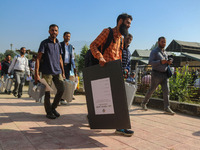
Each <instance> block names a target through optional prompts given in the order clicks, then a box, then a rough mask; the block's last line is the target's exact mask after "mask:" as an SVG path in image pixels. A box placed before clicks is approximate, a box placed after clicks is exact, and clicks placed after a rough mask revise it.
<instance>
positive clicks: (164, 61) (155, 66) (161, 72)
mask: <svg viewBox="0 0 200 150" xmlns="http://www.w3.org/2000/svg"><path fill="white" fill-rule="evenodd" d="M165 46H166V39H165V37H159V38H158V47H157V48H155V49H154V50H152V51H151V54H150V57H149V64H150V65H152V74H151V86H150V89H149V90H148V92H147V93H146V95H145V99H144V101H143V102H142V104H141V106H142V109H144V110H147V106H146V105H147V103H148V102H149V98H150V97H151V95H152V94H153V92H154V91H155V89H156V88H157V87H158V85H159V84H160V85H161V87H162V92H163V99H164V111H165V113H167V114H170V115H174V114H175V113H174V112H173V111H172V110H171V109H170V107H169V79H168V77H167V69H168V65H171V64H172V61H173V60H172V59H170V60H168V56H167V54H166V52H165V50H164V48H165Z"/></svg>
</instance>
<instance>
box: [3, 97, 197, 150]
mask: <svg viewBox="0 0 200 150" xmlns="http://www.w3.org/2000/svg"><path fill="white" fill-rule="evenodd" d="M75 98H76V99H75V100H74V101H72V103H71V104H70V105H69V106H59V107H58V109H57V110H58V112H59V113H60V114H61V116H60V117H59V118H58V119H55V120H49V119H47V118H46V117H45V111H44V107H43V104H40V103H35V101H34V100H32V99H31V98H29V97H28V95H27V94H24V95H23V97H22V98H20V99H18V98H15V97H14V96H13V95H5V94H0V150H11V149H12V150H39V149H40V150H42V149H46V150H55V149H58V150H61V149H73V150H74V149H81V150H88V149H91V150H102V149H103V150H167V149H168V150H200V118H195V117H192V116H186V115H182V114H176V115H175V116H170V115H165V114H163V112H162V111H159V110H153V109H149V110H148V111H142V110H141V109H140V107H139V106H132V109H131V111H130V119H131V125H132V129H133V130H134V131H135V134H134V135H133V136H132V137H124V136H119V135H115V134H114V131H115V130H91V129H90V128H89V127H88V124H87V120H86V114H87V107H86V100H85V96H84V95H77V96H75Z"/></svg>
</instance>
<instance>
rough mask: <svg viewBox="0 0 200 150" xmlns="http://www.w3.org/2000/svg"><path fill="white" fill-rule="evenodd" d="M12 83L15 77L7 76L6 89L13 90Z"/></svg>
mask: <svg viewBox="0 0 200 150" xmlns="http://www.w3.org/2000/svg"><path fill="white" fill-rule="evenodd" d="M12 85H13V78H7V79H6V82H5V89H6V90H7V91H11V87H12Z"/></svg>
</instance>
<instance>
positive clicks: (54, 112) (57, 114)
mask: <svg viewBox="0 0 200 150" xmlns="http://www.w3.org/2000/svg"><path fill="white" fill-rule="evenodd" d="M52 113H53V114H54V115H55V116H56V117H60V114H59V113H58V112H57V111H56V110H55V109H53V110H52Z"/></svg>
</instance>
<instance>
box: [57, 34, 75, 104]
mask: <svg viewBox="0 0 200 150" xmlns="http://www.w3.org/2000/svg"><path fill="white" fill-rule="evenodd" d="M70 38H71V33H70V32H65V33H64V34H63V39H64V41H63V42H60V44H61V47H62V50H63V54H62V59H63V65H64V71H65V77H66V79H68V80H69V77H70V70H71V69H72V68H73V71H74V75H75V76H76V66H75V61H74V58H75V57H74V47H73V46H72V45H71V44H69V41H70ZM60 103H61V104H63V105H67V102H66V101H65V100H63V99H62V100H61V101H60Z"/></svg>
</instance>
